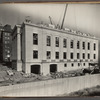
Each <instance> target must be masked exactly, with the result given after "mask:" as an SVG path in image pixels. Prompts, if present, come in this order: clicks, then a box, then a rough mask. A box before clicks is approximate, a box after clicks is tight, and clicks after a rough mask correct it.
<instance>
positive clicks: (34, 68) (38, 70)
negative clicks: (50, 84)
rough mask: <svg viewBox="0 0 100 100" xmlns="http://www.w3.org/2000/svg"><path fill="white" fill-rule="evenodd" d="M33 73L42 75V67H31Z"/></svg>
mask: <svg viewBox="0 0 100 100" xmlns="http://www.w3.org/2000/svg"><path fill="white" fill-rule="evenodd" d="M31 73H34V74H40V65H31Z"/></svg>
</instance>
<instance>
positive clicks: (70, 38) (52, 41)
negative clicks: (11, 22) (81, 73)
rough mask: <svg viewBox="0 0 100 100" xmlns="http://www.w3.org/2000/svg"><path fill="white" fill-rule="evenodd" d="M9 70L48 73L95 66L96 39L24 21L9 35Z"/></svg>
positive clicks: (96, 54) (96, 59) (96, 57)
mask: <svg viewBox="0 0 100 100" xmlns="http://www.w3.org/2000/svg"><path fill="white" fill-rule="evenodd" d="M12 41H13V42H12V67H14V68H16V69H17V70H18V71H24V72H25V73H36V74H40V73H41V74H43V75H46V74H49V73H50V72H56V71H58V72H59V71H64V70H66V71H69V70H76V69H81V68H88V67H89V64H90V63H98V39H97V38H95V37H93V36H91V35H89V34H85V33H81V32H75V31H71V30H68V29H57V28H55V27H54V26H53V25H49V26H44V25H36V24H32V23H30V22H29V23H27V22H24V23H23V24H22V25H16V26H15V28H14V29H13V32H12Z"/></svg>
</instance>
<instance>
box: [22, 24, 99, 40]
mask: <svg viewBox="0 0 100 100" xmlns="http://www.w3.org/2000/svg"><path fill="white" fill-rule="evenodd" d="M24 24H25V25H29V26H33V27H38V28H41V29H47V30H52V31H57V32H61V33H65V34H68V35H74V36H79V37H84V38H89V39H94V40H100V38H97V37H92V36H84V35H79V34H75V33H72V32H68V31H65V30H63V29H56V28H50V27H46V26H43V25H37V24H33V23H27V22H24V23H23V25H24Z"/></svg>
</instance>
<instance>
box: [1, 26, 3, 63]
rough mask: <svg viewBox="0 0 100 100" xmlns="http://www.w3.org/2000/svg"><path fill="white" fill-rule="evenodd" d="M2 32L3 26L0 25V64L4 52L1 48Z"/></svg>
mask: <svg viewBox="0 0 100 100" xmlns="http://www.w3.org/2000/svg"><path fill="white" fill-rule="evenodd" d="M2 31H3V26H2V25H1V24H0V62H1V56H2V54H1V51H2V49H1V47H2V43H1V33H2Z"/></svg>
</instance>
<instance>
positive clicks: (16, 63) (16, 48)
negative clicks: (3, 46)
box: [11, 25, 22, 71]
mask: <svg viewBox="0 0 100 100" xmlns="http://www.w3.org/2000/svg"><path fill="white" fill-rule="evenodd" d="M12 41H13V42H12V58H11V59H12V68H13V69H16V70H17V71H22V59H21V30H20V26H19V25H17V26H15V28H14V30H13V33H12Z"/></svg>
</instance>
